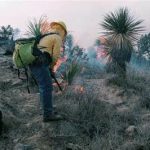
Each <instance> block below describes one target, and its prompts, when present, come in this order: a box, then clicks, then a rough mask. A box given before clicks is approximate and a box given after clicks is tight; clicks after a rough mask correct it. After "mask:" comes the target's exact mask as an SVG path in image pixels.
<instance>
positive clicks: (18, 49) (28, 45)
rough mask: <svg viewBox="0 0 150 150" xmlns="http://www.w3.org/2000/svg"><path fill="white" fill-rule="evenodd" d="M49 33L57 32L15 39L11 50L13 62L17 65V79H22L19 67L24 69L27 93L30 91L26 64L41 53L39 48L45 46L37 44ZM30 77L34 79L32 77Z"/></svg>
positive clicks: (30, 62)
mask: <svg viewBox="0 0 150 150" xmlns="http://www.w3.org/2000/svg"><path fill="white" fill-rule="evenodd" d="M51 34H57V33H47V34H44V35H40V36H37V37H33V38H22V39H18V40H16V41H15V50H14V52H13V63H14V64H15V66H16V67H17V70H18V78H19V79H22V78H21V77H20V70H19V69H21V68H23V69H24V72H25V75H26V79H27V89H28V93H30V90H29V85H28V80H29V77H28V65H30V64H32V63H33V62H34V61H35V60H36V59H37V58H38V57H39V56H40V55H41V54H43V53H42V51H41V50H40V49H42V48H46V47H37V45H38V43H39V42H40V40H41V39H42V38H43V37H45V36H47V35H51ZM32 78H33V80H34V81H35V79H34V77H32ZM35 83H36V81H35Z"/></svg>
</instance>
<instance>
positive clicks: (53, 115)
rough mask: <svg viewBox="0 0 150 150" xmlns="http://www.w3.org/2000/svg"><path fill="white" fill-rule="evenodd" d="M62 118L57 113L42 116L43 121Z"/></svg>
mask: <svg viewBox="0 0 150 150" xmlns="http://www.w3.org/2000/svg"><path fill="white" fill-rule="evenodd" d="M63 119H64V118H63V117H62V116H61V115H58V114H51V115H49V116H47V117H44V118H43V122H50V121H59V120H63Z"/></svg>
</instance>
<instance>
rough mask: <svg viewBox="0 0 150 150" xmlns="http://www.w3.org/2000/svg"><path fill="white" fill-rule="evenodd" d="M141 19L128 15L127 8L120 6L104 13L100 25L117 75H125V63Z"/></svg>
mask: <svg viewBox="0 0 150 150" xmlns="http://www.w3.org/2000/svg"><path fill="white" fill-rule="evenodd" d="M141 23H142V20H137V21H136V19H135V18H134V17H132V16H130V15H129V11H128V9H127V8H120V9H119V10H118V11H116V12H114V13H113V12H111V13H110V14H106V16H105V17H104V21H103V22H102V24H101V25H102V27H103V29H105V32H104V34H105V37H106V39H107V40H108V41H109V42H108V43H109V44H108V45H107V46H108V49H109V54H110V56H111V58H112V63H114V64H116V67H117V68H116V71H117V72H118V73H119V75H121V76H122V75H123V76H124V77H125V75H126V63H127V62H129V61H130V59H131V54H132V51H133V46H134V44H135V41H136V40H137V36H138V34H139V32H140V31H142V30H143V27H142V26H141Z"/></svg>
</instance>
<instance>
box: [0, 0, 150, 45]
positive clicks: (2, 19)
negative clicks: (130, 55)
mask: <svg viewBox="0 0 150 150" xmlns="http://www.w3.org/2000/svg"><path fill="white" fill-rule="evenodd" d="M121 7H127V8H128V9H129V12H130V14H131V15H132V16H134V17H135V18H137V19H142V20H144V21H143V24H142V25H143V26H144V27H145V31H144V32H145V33H148V32H150V0H0V26H3V25H4V26H5V25H8V24H10V25H11V26H12V27H14V28H19V29H20V30H21V31H22V33H25V31H26V30H27V25H28V22H29V20H30V21H31V20H32V19H33V18H36V19H39V18H40V17H41V16H42V15H46V16H47V17H48V18H49V21H50V22H51V21H64V22H65V24H66V25H67V29H68V31H69V33H71V34H72V35H73V36H74V39H75V43H76V44H79V45H80V46H81V47H83V48H87V47H89V46H91V45H93V44H94V41H95V40H96V39H97V38H98V37H99V36H100V35H101V34H102V31H103V30H102V28H101V26H100V23H101V22H102V21H103V19H104V16H105V15H106V14H107V13H110V12H114V11H115V10H117V9H118V8H121ZM143 34H144V33H143Z"/></svg>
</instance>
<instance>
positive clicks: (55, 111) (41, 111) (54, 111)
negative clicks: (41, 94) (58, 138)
mask: <svg viewBox="0 0 150 150" xmlns="http://www.w3.org/2000/svg"><path fill="white" fill-rule="evenodd" d="M56 109H57V106H56V105H53V113H54V114H57V110H56ZM39 114H40V115H43V109H42V107H41V106H40V111H39Z"/></svg>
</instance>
